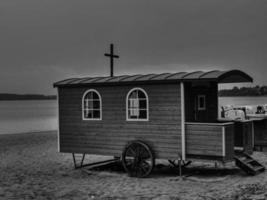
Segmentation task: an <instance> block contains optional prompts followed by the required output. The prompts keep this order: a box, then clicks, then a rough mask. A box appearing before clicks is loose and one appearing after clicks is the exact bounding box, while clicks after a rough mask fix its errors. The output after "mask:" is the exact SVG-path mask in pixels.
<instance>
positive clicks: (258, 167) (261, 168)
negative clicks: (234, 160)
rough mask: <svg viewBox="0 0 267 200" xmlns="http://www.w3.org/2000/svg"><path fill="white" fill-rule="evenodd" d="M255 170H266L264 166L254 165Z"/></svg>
mask: <svg viewBox="0 0 267 200" xmlns="http://www.w3.org/2000/svg"><path fill="white" fill-rule="evenodd" d="M254 170H255V171H261V170H263V171H264V170H265V168H264V167H263V166H257V167H254Z"/></svg>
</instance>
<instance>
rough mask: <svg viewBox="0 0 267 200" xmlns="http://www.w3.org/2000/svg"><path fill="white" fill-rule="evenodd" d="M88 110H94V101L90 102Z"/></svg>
mask: <svg viewBox="0 0 267 200" xmlns="http://www.w3.org/2000/svg"><path fill="white" fill-rule="evenodd" d="M87 108H88V109H93V101H88V107H87Z"/></svg>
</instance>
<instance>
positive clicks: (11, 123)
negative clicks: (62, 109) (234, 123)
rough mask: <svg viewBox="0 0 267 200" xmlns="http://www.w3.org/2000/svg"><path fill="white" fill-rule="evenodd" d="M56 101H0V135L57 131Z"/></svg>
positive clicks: (250, 100)
mask: <svg viewBox="0 0 267 200" xmlns="http://www.w3.org/2000/svg"><path fill="white" fill-rule="evenodd" d="M259 104H267V97H221V98H219V105H220V106H221V105H259ZM57 126H58V125H57V101H56V100H42V101H0V134H4V133H23V132H32V131H47V130H56V129H57Z"/></svg>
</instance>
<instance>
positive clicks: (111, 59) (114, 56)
mask: <svg viewBox="0 0 267 200" xmlns="http://www.w3.org/2000/svg"><path fill="white" fill-rule="evenodd" d="M105 56H107V57H110V76H111V77H112V76H113V63H114V61H113V59H114V58H119V56H118V55H114V54H113V44H110V53H109V54H108V53H105Z"/></svg>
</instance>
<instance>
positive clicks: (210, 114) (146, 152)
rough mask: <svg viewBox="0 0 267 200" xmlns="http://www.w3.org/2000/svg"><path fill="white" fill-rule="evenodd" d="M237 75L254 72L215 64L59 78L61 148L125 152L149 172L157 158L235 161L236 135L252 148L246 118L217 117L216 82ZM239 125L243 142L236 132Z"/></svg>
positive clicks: (139, 171) (134, 171)
mask: <svg viewBox="0 0 267 200" xmlns="http://www.w3.org/2000/svg"><path fill="white" fill-rule="evenodd" d="M236 82H252V78H251V77H250V76H249V75H247V74H245V73H244V72H242V71H239V70H231V71H217V70H215V71H209V72H202V71H196V72H190V73H186V72H179V73H164V74H147V75H131V76H129V75H124V76H115V77H91V78H72V79H66V80H63V81H59V82H56V83H55V84H54V87H57V88H58V103H59V137H58V140H59V151H60V152H65V153H81V154H98V155H111V156H115V157H121V159H122V161H123V165H124V168H125V170H126V171H127V172H129V174H130V175H132V176H138V177H144V176H147V175H148V174H149V173H150V172H151V170H152V169H153V166H154V162H155V159H167V160H178V161H179V162H180V163H181V161H186V160H191V159H196V158H197V159H209V160H216V161H222V162H226V161H232V160H234V158H235V153H234V147H235V143H238V145H239V147H241V148H242V149H243V150H244V151H247V150H248V149H249V150H250V149H252V142H251V141H252V137H251V134H247V133H248V131H249V130H248V129H244V127H245V126H243V125H242V126H241V128H237V127H236V126H237V125H236V124H235V123H233V122H230V123H229V122H225V123H224V122H219V121H218V120H217V116H218V84H219V83H236ZM245 123H246V124H247V123H249V122H245ZM237 130H239V133H240V130H241V135H242V137H240V138H242V141H243V140H244V141H245V142H238V137H237V138H235V133H237ZM243 130H245V131H243ZM247 153H251V152H247Z"/></svg>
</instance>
